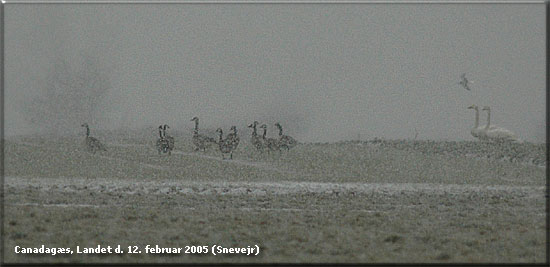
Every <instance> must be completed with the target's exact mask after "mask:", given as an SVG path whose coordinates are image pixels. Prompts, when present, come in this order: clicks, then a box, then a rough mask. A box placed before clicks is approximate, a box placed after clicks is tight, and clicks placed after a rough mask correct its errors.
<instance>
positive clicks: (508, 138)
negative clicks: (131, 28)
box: [81, 73, 521, 159]
mask: <svg viewBox="0 0 550 267" xmlns="http://www.w3.org/2000/svg"><path fill="white" fill-rule="evenodd" d="M460 78H461V80H460V82H458V84H459V85H461V86H462V87H464V88H465V89H466V90H468V91H471V88H470V87H469V84H471V83H473V82H471V81H468V79H467V78H466V74H465V73H463V74H462V75H461V76H460ZM468 109H473V110H475V112H476V114H475V124H474V128H473V129H472V130H471V132H470V133H471V134H472V136H474V137H475V138H477V139H479V140H481V141H485V142H499V143H501V142H521V140H520V139H519V138H518V137H517V136H516V135H515V134H514V133H513V132H511V131H509V130H506V129H504V128H501V127H498V126H495V125H491V108H489V107H488V106H485V107H483V109H482V110H483V111H487V125H485V127H483V126H479V107H478V106H476V105H471V106H469V107H468ZM191 121H194V122H195V129H194V130H193V138H192V141H193V145H194V146H195V151H199V150H203V151H206V149H207V148H209V147H210V146H212V145H213V144H216V145H217V146H218V148H219V150H220V152H221V154H222V159H225V155H226V154H229V158H230V159H233V151H234V150H235V149H237V146H238V145H239V142H240V138H239V136H238V135H237V127H236V126H231V133H229V134H228V135H227V136H226V137H225V138H223V130H222V129H221V128H218V129H217V130H216V132H217V133H219V138H218V139H216V138H212V137H209V136H206V135H204V134H200V133H199V118H198V117H194V118H192V119H191ZM258 124H259V123H258V122H257V121H254V122H253V123H252V124H250V125H248V127H249V128H252V137H251V138H250V142H251V143H252V145H253V146H254V147H255V148H256V149H257V150H258V151H262V152H263V151H264V150H267V151H268V153H269V151H275V150H276V151H280V150H281V149H282V148H283V149H284V148H286V149H287V150H290V149H291V148H293V147H294V146H296V145H297V142H296V140H295V139H294V138H292V137H290V136H288V135H284V134H283V127H282V126H281V124H280V123H278V122H277V123H275V126H277V128H278V129H279V138H267V137H266V134H267V125H265V124H262V125H261V126H260V128H261V129H263V130H264V131H263V134H262V136H259V135H258V132H257V127H258ZM81 126H82V127H86V140H85V141H86V147H87V149H88V150H89V151H91V152H93V153H95V152H96V151H98V150H103V151H106V150H107V149H106V148H105V146H104V145H103V144H102V143H101V142H99V140H97V139H96V138H94V137H91V136H90V127H89V126H88V124H87V123H84V124H82V125H81ZM168 128H170V127H169V126H168V125H166V124H164V125H160V126H159V128H158V129H159V138H158V139H157V142H156V147H157V150H158V153H159V155H160V154H161V153H168V155H170V154H171V153H172V150H173V149H174V137H172V136H170V135H167V134H166V130H167V129H168Z"/></svg>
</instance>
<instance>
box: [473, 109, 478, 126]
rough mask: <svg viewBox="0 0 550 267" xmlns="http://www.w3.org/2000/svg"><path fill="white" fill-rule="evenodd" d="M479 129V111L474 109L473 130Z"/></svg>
mask: <svg viewBox="0 0 550 267" xmlns="http://www.w3.org/2000/svg"><path fill="white" fill-rule="evenodd" d="M477 127H479V109H476V124H475V125H474V128H475V129H477Z"/></svg>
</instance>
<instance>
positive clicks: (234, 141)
mask: <svg viewBox="0 0 550 267" xmlns="http://www.w3.org/2000/svg"><path fill="white" fill-rule="evenodd" d="M231 131H233V132H232V133H230V134H228V135H227V136H226V137H225V139H226V140H227V141H228V142H230V143H231V150H235V149H237V146H238V145H239V142H240V138H239V136H238V135H237V126H231Z"/></svg>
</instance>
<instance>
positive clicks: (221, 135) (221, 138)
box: [220, 130, 223, 142]
mask: <svg viewBox="0 0 550 267" xmlns="http://www.w3.org/2000/svg"><path fill="white" fill-rule="evenodd" d="M222 141H223V131H222V130H220V142H222Z"/></svg>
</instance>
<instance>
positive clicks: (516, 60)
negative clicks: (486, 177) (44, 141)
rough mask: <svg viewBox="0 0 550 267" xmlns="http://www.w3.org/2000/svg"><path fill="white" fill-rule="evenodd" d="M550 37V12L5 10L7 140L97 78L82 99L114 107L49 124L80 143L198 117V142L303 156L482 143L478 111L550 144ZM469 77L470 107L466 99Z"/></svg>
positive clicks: (187, 7) (243, 7)
mask: <svg viewBox="0 0 550 267" xmlns="http://www.w3.org/2000/svg"><path fill="white" fill-rule="evenodd" d="M544 25H545V6H544V4H525V5H517V4H514V5H506V4H486V5H484V4H475V5H468V4H456V5H451V4H446V5H438V4H416V5H410V4H409V5H394V4H391V5H384V4H345V5H335V4H315V5H311V4H288V5H287V4H222V5H215V4H214V5H213V4H178V5H172V4H150V5H143V4H142V5H117V4H105V5H100V4H94V5H78V4H71V5H63V4H48V5H43V4H42V5H33V4H25V5H16V4H12V5H6V6H5V133H6V135H7V136H13V135H19V134H32V133H37V132H41V131H44V127H43V126H44V124H41V125H42V126H40V124H39V123H37V122H36V121H34V122H33V121H32V119H30V117H32V116H31V115H32V114H30V113H32V112H33V110H34V112H36V110H37V109H33V108H30V109H29V106H33V105H34V106H36V105H39V104H37V102H36V101H35V100H36V98H37V97H40V96H43V95H44V94H45V92H46V91H47V90H46V88H47V87H48V84H49V86H50V87H51V86H52V84H53V86H54V87H55V86H56V85H55V84H56V83H59V80H62V79H64V78H63V77H64V76H63V73H65V72H74V73H73V74H70V75H68V76H70V77H73V76H75V75H76V76H78V75H81V74H82V73H86V68H87V67H86V66H92V67H93V69H94V71H95V73H96V74H97V75H96V76H93V77H96V78H91V79H101V82H99V83H95V82H94V83H89V84H87V85H86V86H84V87H86V88H87V89H86V90H91V89H90V88H93V87H94V86H95V87H97V86H102V87H104V88H103V89H102V90H104V91H105V92H104V95H103V96H102V97H98V98H94V99H93V100H89V99H88V100H83V101H88V102H87V103H88V104H90V103H91V104H93V106H94V107H95V108H93V110H90V111H89V112H87V111H88V108H82V109H81V110H80V113H78V114H77V115H74V116H73V118H72V119H66V118H68V117H70V115H69V114H55V116H53V115H51V114H48V113H47V112H46V113H43V112H41V114H42V115H43V117H44V116H46V115H47V117H48V118H50V119H51V120H52V123H53V121H57V122H60V121H61V122H66V123H57V124H52V123H49V124H50V125H56V126H55V128H57V130H58V131H59V133H72V134H74V133H79V134H82V131H83V130H82V128H81V127H80V123H81V121H80V120H82V122H83V121H84V120H87V121H88V122H90V120H91V122H90V124H93V125H91V127H92V131H93V129H115V128H119V127H143V126H156V125H159V124H161V123H167V124H169V125H171V126H172V128H176V129H181V130H184V129H192V127H193V123H192V122H191V121H189V120H190V119H191V118H192V117H193V116H199V117H200V119H201V128H217V127H219V126H223V127H225V129H228V127H229V126H230V125H233V124H234V125H237V127H238V128H239V129H241V133H245V134H248V132H249V131H247V130H248V129H246V128H245V126H246V125H247V124H248V123H250V122H252V121H254V120H258V121H261V122H265V123H269V124H270V125H269V127H270V128H269V132H268V135H275V134H276V131H275V127H274V126H273V123H275V122H276V121H279V122H281V123H282V125H283V126H284V127H285V132H286V133H288V134H290V135H292V136H295V137H296V138H297V139H298V140H300V141H306V142H307V141H312V142H313V141H314V142H316V141H323V142H324V141H337V140H342V139H355V138H357V137H358V134H360V137H361V139H367V138H369V139H370V138H374V137H385V138H414V135H415V128H416V130H417V131H418V139H436V140H442V139H448V140H464V139H466V140H471V139H473V137H472V136H471V135H470V129H471V128H472V127H473V123H474V112H473V111H471V110H467V109H466V107H468V106H469V105H471V104H477V105H479V106H483V105H489V106H491V108H492V111H493V112H492V118H491V122H492V123H494V124H496V125H499V126H501V127H505V128H507V129H510V130H512V131H514V132H515V133H517V134H518V136H519V137H520V138H522V139H525V140H528V141H533V142H544V141H545V127H546V125H545V73H546V72H545V26H544ZM86 62H88V63H86ZM60 66H65V67H60ZM83 66H84V67H83ZM463 72H466V73H467V76H468V78H469V79H471V80H473V81H474V84H473V85H472V91H471V92H469V91H466V90H465V89H463V88H462V87H460V86H459V85H458V84H457V83H458V81H459V75H460V74H461V73H463ZM77 73H78V74H77ZM97 77H99V78H97ZM75 83H76V82H75ZM97 84H99V85H97ZM73 87H74V85H73ZM73 87H71V88H73ZM74 88H76V87H74ZM96 89H97V88H96ZM78 90H81V89H75V90H74V91H78ZM100 91H101V90H100ZM84 93H85V92H84ZM50 100H51V101H54V100H55V101H54V103H55V105H52V106H63V105H66V104H67V103H69V102H70V101H67V100H66V99H65V97H63V96H62V95H61V96H55V97H52V98H50ZM90 101H91V102H90ZM49 109H51V107H49ZM29 110H30V111H29ZM38 110H40V109H38ZM58 113H61V112H58ZM34 115H36V114H34ZM81 118H82V119H81ZM43 119H46V118H43ZM485 122H486V117H485V113H482V116H481V123H482V124H485ZM46 124H48V123H46ZM154 134H155V133H152V138H153V135H154Z"/></svg>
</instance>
